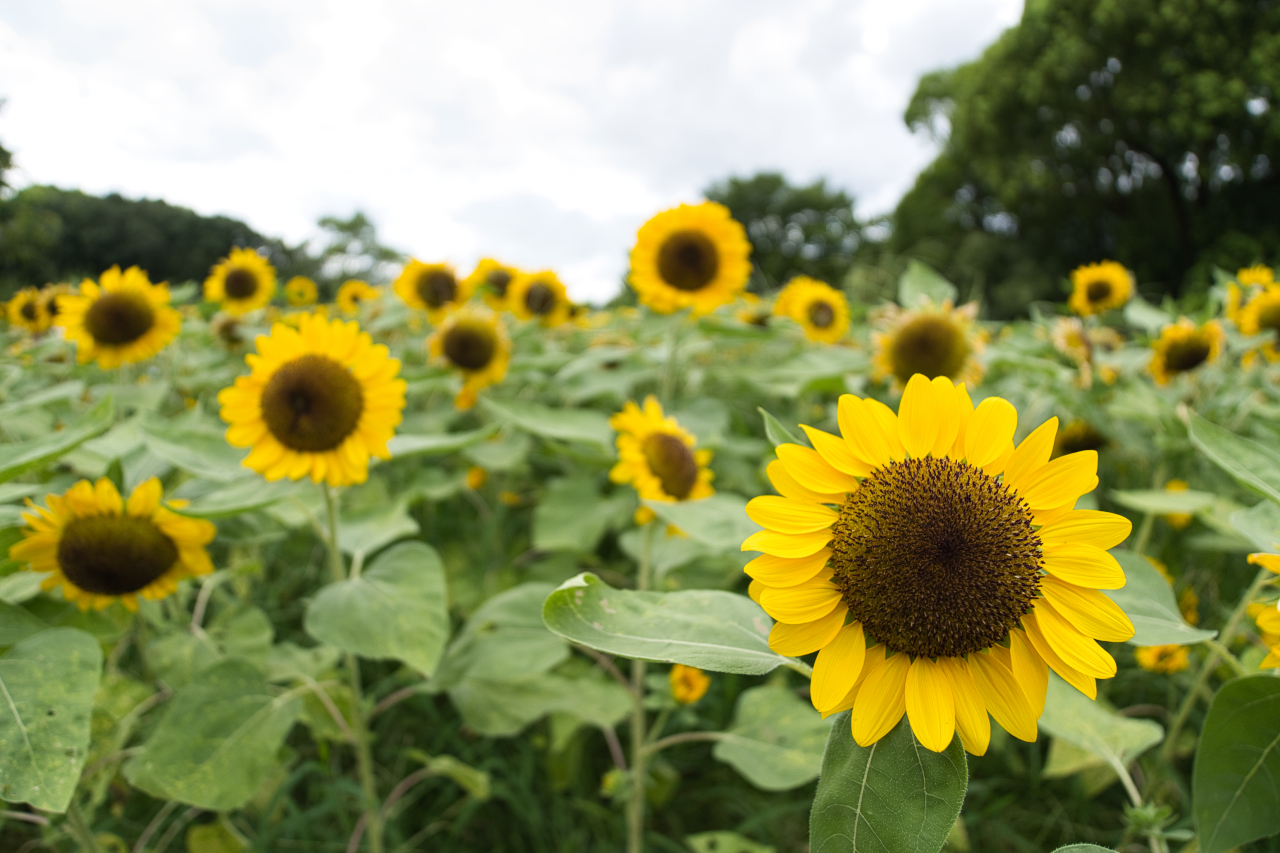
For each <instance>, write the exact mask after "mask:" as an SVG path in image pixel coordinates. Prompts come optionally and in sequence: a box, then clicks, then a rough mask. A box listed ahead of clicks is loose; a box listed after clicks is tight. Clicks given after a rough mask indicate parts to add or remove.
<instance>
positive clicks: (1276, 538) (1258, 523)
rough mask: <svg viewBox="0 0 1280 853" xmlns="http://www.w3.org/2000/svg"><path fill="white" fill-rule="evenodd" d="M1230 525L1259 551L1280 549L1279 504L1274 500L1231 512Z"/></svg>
mask: <svg viewBox="0 0 1280 853" xmlns="http://www.w3.org/2000/svg"><path fill="white" fill-rule="evenodd" d="M1231 526H1232V527H1234V528H1235V529H1236V530H1238V531H1240V532H1241V533H1242V534H1243V535H1244V537H1245V538H1246V539H1248V540H1249V541H1250V542H1252V543H1253V546H1254V547H1255V548H1257V549H1259V550H1260V551H1270V552H1272V553H1275V552H1277V551H1280V504H1277V503H1276V502H1275V501H1261V502H1260V503H1259V504H1258V505H1257V506H1252V507H1249V509H1242V510H1238V511H1236V512H1233V513H1231Z"/></svg>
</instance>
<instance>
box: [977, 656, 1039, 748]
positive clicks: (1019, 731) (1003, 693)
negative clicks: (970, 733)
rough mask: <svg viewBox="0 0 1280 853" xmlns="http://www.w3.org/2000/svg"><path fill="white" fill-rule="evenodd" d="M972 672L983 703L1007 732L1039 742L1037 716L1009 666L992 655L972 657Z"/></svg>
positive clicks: (1019, 738)
mask: <svg viewBox="0 0 1280 853" xmlns="http://www.w3.org/2000/svg"><path fill="white" fill-rule="evenodd" d="M969 671H970V672H972V673H973V679H974V682H975V683H976V684H977V685H978V691H979V692H980V693H981V694H982V701H983V704H984V705H986V708H987V711H989V712H990V713H991V716H993V717H995V720H996V722H997V723H999V724H1000V725H1001V726H1002V727H1003V728H1004V730H1005V731H1007V732H1008V733H1009V734H1011V735H1013V736H1014V737H1016V738H1017V739H1018V740H1025V741H1027V742H1029V743H1033V742H1034V741H1035V739H1036V716H1035V715H1034V714H1033V713H1032V709H1031V704H1030V703H1029V702H1027V696H1026V694H1025V693H1023V692H1022V688H1021V687H1019V686H1018V682H1017V680H1016V679H1015V678H1014V677H1013V673H1012V672H1010V671H1009V669H1008V667H1006V666H1005V665H1004V664H1002V663H1000V661H998V660H996V659H995V658H994V657H992V656H991V655H990V654H987V653H984V652H979V653H977V654H975V655H970V656H969Z"/></svg>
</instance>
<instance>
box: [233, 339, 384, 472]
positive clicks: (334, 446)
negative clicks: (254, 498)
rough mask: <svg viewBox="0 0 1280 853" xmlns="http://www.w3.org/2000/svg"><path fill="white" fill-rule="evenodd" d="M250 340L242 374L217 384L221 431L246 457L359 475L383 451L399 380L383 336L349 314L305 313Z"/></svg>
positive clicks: (263, 468)
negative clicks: (253, 344)
mask: <svg viewBox="0 0 1280 853" xmlns="http://www.w3.org/2000/svg"><path fill="white" fill-rule="evenodd" d="M257 347H258V352H257V353H256V354H253V353H251V354H249V355H248V356H246V357H245V361H246V362H248V364H249V367H251V368H252V371H251V372H250V373H249V375H248V376H241V377H239V378H237V379H236V381H235V384H234V385H232V386H231V387H230V388H224V389H222V391H220V392H219V393H218V402H219V403H221V404H222V419H223V420H224V421H226V422H227V423H228V424H230V426H229V427H228V428H227V441H228V442H229V443H230V444H231V445H232V446H233V447H252V448H253V449H252V451H250V453H249V455H248V456H247V457H245V460H244V464H245V466H246V467H249V468H252V469H253V470H254V471H257V472H258V473H260V474H262V475H263V476H264V477H266V478H267V479H268V480H279V479H281V478H282V477H288V478H290V479H292V480H297V479H300V478H302V477H305V476H310V477H311V479H312V480H314V481H315V482H317V483H319V482H326V483H328V484H329V485H331V486H343V485H348V484H351V483H363V482H364V481H365V480H366V479H367V478H368V474H369V457H370V456H377V457H378V458H380V459H389V458H391V455H390V453H389V452H388V451H387V442H388V441H389V440H390V439H391V436H392V435H394V433H395V428H396V425H397V424H399V423H400V418H401V412H402V411H403V410H404V394H405V382H404V380H403V379H398V378H397V374H398V373H399V372H400V362H399V361H397V360H396V359H394V358H391V357H389V356H388V354H387V348H386V347H385V346H383V345H381V344H377V345H375V344H374V343H373V340H372V339H371V338H370V337H369V334H368V333H367V332H362V331H360V326H359V325H358V324H356V323H354V322H343V321H342V320H326V319H325V318H324V317H321V316H319V315H315V314H312V315H306V316H303V317H302V318H301V319H300V320H299V323H298V328H297V329H291V328H289V327H288V326H286V325H284V324H283V323H276V324H275V325H274V326H272V328H271V336H270V337H267V336H266V335H262V336H259V337H258V340H257Z"/></svg>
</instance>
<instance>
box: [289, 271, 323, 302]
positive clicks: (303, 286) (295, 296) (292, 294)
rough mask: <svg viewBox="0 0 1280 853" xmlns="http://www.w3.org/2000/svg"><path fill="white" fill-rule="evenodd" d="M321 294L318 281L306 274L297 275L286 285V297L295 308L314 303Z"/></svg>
mask: <svg viewBox="0 0 1280 853" xmlns="http://www.w3.org/2000/svg"><path fill="white" fill-rule="evenodd" d="M319 295H320V294H319V290H318V289H317V288H316V283H315V282H314V281H312V280H311V279H309V278H307V277H306V276H302V275H295V276H294V277H293V278H291V279H289V281H288V282H287V283H286V284H285V286H284V298H285V300H286V301H287V302H288V303H289V304H290V305H292V306H293V307H295V308H301V307H304V306H307V305H314V304H315V303H316V299H318V298H319Z"/></svg>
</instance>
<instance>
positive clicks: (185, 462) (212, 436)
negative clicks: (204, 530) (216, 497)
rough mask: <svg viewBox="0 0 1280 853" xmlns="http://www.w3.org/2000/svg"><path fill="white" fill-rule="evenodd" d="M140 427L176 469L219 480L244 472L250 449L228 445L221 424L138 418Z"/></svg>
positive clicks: (155, 450)
mask: <svg viewBox="0 0 1280 853" xmlns="http://www.w3.org/2000/svg"><path fill="white" fill-rule="evenodd" d="M138 428H139V429H140V430H141V431H142V436H143V439H144V440H145V441H146V443H147V448H148V449H149V450H150V451H151V452H152V453H154V454H155V455H156V456H159V457H160V458H161V459H163V460H164V461H166V462H168V463H169V464H170V465H172V466H173V467H175V468H180V469H182V470H183V471H186V472H187V473H189V474H195V475H196V476H197V477H203V478H204V479H206V480H214V481H216V482H219V483H229V482H231V481H232V480H238V479H240V478H241V477H243V476H244V475H245V472H246V469H245V467H244V466H243V465H242V464H241V463H242V461H243V460H244V458H245V456H247V455H248V451H246V450H243V449H241V448H237V447H232V446H231V445H230V444H227V439H226V435H225V431H224V430H223V429H221V428H219V427H216V426H214V425H212V424H207V423H200V422H196V421H188V422H186V423H175V422H172V421H160V422H155V421H139V423H138Z"/></svg>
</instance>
